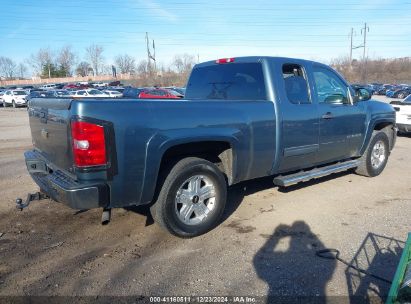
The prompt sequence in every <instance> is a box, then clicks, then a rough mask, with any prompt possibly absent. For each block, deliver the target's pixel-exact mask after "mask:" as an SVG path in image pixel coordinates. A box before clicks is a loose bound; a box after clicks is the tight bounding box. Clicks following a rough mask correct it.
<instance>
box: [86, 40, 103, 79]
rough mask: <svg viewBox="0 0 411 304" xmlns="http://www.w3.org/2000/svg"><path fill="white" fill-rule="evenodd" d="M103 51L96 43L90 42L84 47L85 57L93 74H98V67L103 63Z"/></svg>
mask: <svg viewBox="0 0 411 304" xmlns="http://www.w3.org/2000/svg"><path fill="white" fill-rule="evenodd" d="M103 51H104V48H103V47H102V46H101V45H97V44H92V45H90V46H89V47H87V48H86V54H87V59H88V60H89V62H90V64H91V66H92V68H93V71H94V75H98V73H99V70H100V67H101V66H102V65H103V55H102V54H103Z"/></svg>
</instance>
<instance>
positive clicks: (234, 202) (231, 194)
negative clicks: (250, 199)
mask: <svg viewBox="0 0 411 304" xmlns="http://www.w3.org/2000/svg"><path fill="white" fill-rule="evenodd" d="M352 173H353V171H351V170H349V171H346V172H339V173H334V174H331V175H329V176H324V177H321V178H318V179H313V180H310V181H307V182H304V183H299V184H296V185H293V186H289V187H278V186H276V185H274V183H273V177H272V176H269V177H262V178H258V179H254V180H250V181H246V182H241V183H239V184H236V185H233V186H231V187H229V189H228V198H227V204H226V207H225V211H224V214H223V218H222V220H221V222H224V221H226V220H227V219H228V218H229V217H230V216H231V215H232V214H233V213H234V212H235V211H236V210H237V208H238V207H239V206H240V205H241V203H242V202H243V200H244V198H245V197H247V196H249V195H253V194H254V193H257V192H260V191H264V190H268V189H274V188H277V190H278V191H279V192H282V193H289V192H292V191H295V190H299V189H302V188H305V187H309V186H313V185H317V184H320V183H324V182H327V181H329V180H332V179H335V178H339V177H343V176H346V175H349V174H352Z"/></svg>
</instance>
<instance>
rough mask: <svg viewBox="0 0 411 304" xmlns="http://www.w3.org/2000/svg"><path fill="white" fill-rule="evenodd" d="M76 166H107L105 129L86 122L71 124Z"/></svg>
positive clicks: (73, 122)
mask: <svg viewBox="0 0 411 304" xmlns="http://www.w3.org/2000/svg"><path fill="white" fill-rule="evenodd" d="M71 136H72V139H73V142H72V145H73V155H74V164H75V165H76V166H77V167H89V166H102V165H105V164H107V157H106V141H105V137H104V127H102V126H99V125H96V124H92V123H89V122H84V121H72V122H71Z"/></svg>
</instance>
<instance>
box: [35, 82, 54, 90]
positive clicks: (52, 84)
mask: <svg viewBox="0 0 411 304" xmlns="http://www.w3.org/2000/svg"><path fill="white" fill-rule="evenodd" d="M56 88H57V85H56V84H54V83H49V84H45V85H42V86H41V87H39V89H42V90H45V91H48V90H55V89H56Z"/></svg>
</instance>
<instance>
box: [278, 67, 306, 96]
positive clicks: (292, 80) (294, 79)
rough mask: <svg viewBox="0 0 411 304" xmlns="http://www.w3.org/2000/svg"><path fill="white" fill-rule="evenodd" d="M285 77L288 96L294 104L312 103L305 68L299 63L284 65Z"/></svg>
mask: <svg viewBox="0 0 411 304" xmlns="http://www.w3.org/2000/svg"><path fill="white" fill-rule="evenodd" d="M283 79H284V85H285V92H286V94H287V98H288V100H289V101H290V102H291V103H294V104H309V103H311V100H310V95H309V92H308V83H307V79H306V76H305V73H304V70H303V68H302V67H301V66H300V65H298V64H284V65H283Z"/></svg>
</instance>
